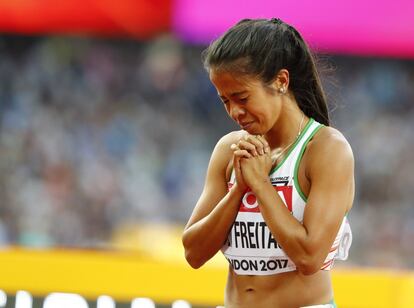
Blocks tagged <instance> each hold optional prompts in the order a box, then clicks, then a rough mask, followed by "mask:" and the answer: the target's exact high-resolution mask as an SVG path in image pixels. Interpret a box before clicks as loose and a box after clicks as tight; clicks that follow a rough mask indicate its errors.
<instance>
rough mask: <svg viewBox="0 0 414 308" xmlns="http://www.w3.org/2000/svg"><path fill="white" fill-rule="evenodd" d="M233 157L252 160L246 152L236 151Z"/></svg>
mask: <svg viewBox="0 0 414 308" xmlns="http://www.w3.org/2000/svg"><path fill="white" fill-rule="evenodd" d="M233 155H234V156H235V157H237V158H252V157H253V156H252V155H251V154H250V153H249V152H248V151H246V150H236V151H234V152H233Z"/></svg>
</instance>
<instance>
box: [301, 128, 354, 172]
mask: <svg viewBox="0 0 414 308" xmlns="http://www.w3.org/2000/svg"><path fill="white" fill-rule="evenodd" d="M306 152H307V153H306V155H307V156H308V157H307V161H308V162H309V163H310V164H309V165H310V166H312V165H317V166H318V168H319V167H321V164H328V165H331V164H332V163H335V165H337V166H342V167H343V168H350V167H352V168H353V165H354V155H353V152H352V148H351V146H350V144H349V142H348V140H347V139H346V138H345V136H344V135H343V134H342V133H341V132H340V131H339V130H337V129H335V128H333V127H330V126H324V127H322V128H321V129H320V130H319V131H318V132H317V133H316V134H315V136H314V137H313V138H312V140H311V141H310V142H309V144H308V146H307V149H306Z"/></svg>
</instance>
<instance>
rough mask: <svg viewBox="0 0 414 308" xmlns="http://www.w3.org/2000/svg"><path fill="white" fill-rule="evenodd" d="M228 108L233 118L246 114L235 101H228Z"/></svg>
mask: <svg viewBox="0 0 414 308" xmlns="http://www.w3.org/2000/svg"><path fill="white" fill-rule="evenodd" d="M229 109H230V110H229V114H230V116H231V117H232V119H234V120H237V119H238V118H239V117H240V116H243V115H245V114H246V110H245V109H244V108H243V107H242V106H240V105H239V104H237V103H230V106H229Z"/></svg>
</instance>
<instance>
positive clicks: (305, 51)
mask: <svg viewBox="0 0 414 308" xmlns="http://www.w3.org/2000/svg"><path fill="white" fill-rule="evenodd" d="M202 57H203V62H204V66H205V67H206V69H207V70H209V69H210V68H211V67H214V68H224V69H226V70H229V71H235V72H239V73H243V74H247V75H252V76H257V77H259V78H260V79H261V80H262V82H263V83H264V84H269V83H271V82H272V81H273V80H274V78H275V77H276V75H277V73H278V72H279V71H280V70H281V69H287V70H288V71H289V89H290V90H291V91H292V92H293V95H294V96H295V99H296V101H297V103H298V105H299V108H300V109H301V110H302V111H303V112H304V113H305V114H306V115H307V116H308V117H312V118H314V119H315V120H316V121H318V122H320V123H322V124H325V125H329V113H328V108H327V100H326V96H325V94H324V92H323V90H322V85H321V81H320V78H319V74H318V71H317V69H316V65H315V59H314V56H313V55H312V53H311V52H310V49H309V47H308V45H307V44H306V43H305V41H304V40H303V38H302V36H301V35H300V34H299V32H298V31H297V30H296V29H295V28H293V27H292V26H290V25H288V24H287V23H285V22H283V21H281V20H280V19H276V18H272V19H243V20H241V21H239V22H238V23H237V24H236V25H235V26H233V27H232V28H230V29H229V30H228V31H227V32H225V33H224V34H223V35H222V36H221V37H219V38H218V39H217V40H215V41H213V42H212V43H211V44H210V46H209V47H208V48H207V49H206V50H204V51H203V54H202Z"/></svg>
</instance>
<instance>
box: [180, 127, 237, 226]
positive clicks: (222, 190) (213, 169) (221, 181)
mask: <svg viewBox="0 0 414 308" xmlns="http://www.w3.org/2000/svg"><path fill="white" fill-rule="evenodd" d="M236 134H237V133H236V132H233V133H230V134H227V135H225V136H224V137H222V138H221V139H220V140H219V141H218V143H217V145H216V146H215V148H214V150H213V153H212V155H211V158H210V162H209V165H208V169H207V175H206V179H205V183H204V188H203V191H202V193H201V196H200V198H199V199H198V201H197V204H196V206H195V208H194V210H193V213H192V214H191V217H190V219H189V221H188V223H187V225H186V227H185V229H187V228H189V227H190V226H191V225H193V224H194V223H196V222H197V221H199V220H201V219H202V218H204V217H205V216H207V215H208V214H209V213H210V212H211V211H212V210H213V209H214V207H215V206H216V205H217V204H218V203H219V202H220V200H221V199H222V198H223V197H224V196H225V195H226V194H227V179H226V169H227V167H228V164H229V162H230V159H231V157H232V153H233V152H232V151H231V149H230V145H231V144H232V143H233V142H234V140H235V138H236Z"/></svg>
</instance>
